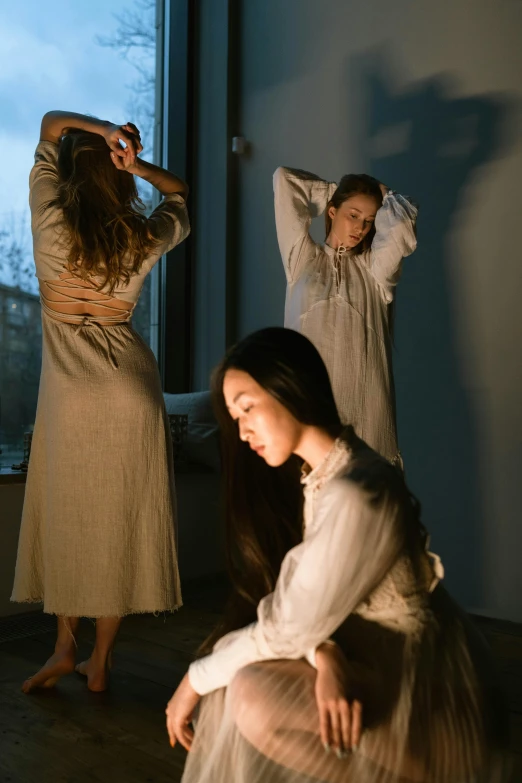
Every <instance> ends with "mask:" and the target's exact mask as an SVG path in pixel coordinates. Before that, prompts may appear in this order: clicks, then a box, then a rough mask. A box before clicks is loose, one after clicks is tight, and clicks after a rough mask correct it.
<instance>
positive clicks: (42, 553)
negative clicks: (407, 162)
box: [12, 112, 189, 692]
mask: <svg viewBox="0 0 522 783" xmlns="http://www.w3.org/2000/svg"><path fill="white" fill-rule="evenodd" d="M141 149H142V146H141V143H140V134H139V131H138V129H137V128H136V126H135V125H133V124H132V123H129V124H127V125H124V126H118V125H113V124H112V123H109V122H102V121H101V120H96V119H93V118H91V117H86V116H83V115H80V114H71V113H67V112H49V113H48V114H46V115H45V116H44V118H43V120H42V126H41V135H40V142H39V144H38V146H37V148H36V154H35V164H34V167H33V169H32V171H31V176H30V206H31V215H32V233H33V246H34V258H35V264H36V276H37V277H38V281H39V286H40V299H41V304H42V322H43V357H42V375H41V380H40V391H39V396H38V409H37V414H36V422H35V428H34V435H33V441H32V451H31V460H30V466H29V472H28V476H27V486H26V492H25V502H24V509H23V518H22V526H21V531H20V540H19V546H18V558H17V563H16V573H15V581H14V588H13V595H12V600H13V601H38V602H39V601H43V604H44V611H45V612H49V613H51V614H55V615H57V618H58V636H57V641H56V646H55V651H54V653H53V655H52V656H51V658H49V660H48V661H47V663H46V664H45V665H44V666H43V667H42V668H41V669H40V670H39V671H38V672H37V673H36V674H35V675H34V676H33V677H31V678H29V679H28V680H27V681H26V682H25V683H24V686H23V690H24V691H25V692H29V691H31V690H32V689H33V688H38V687H51V686H53V685H54V684H55V683H56V681H57V680H58V679H59V678H60V677H61V676H63V675H64V674H67V673H69V672H72V671H73V670H74V668H75V664H76V660H75V656H76V642H75V634H76V629H77V626H78V621H79V618H80V617H82V616H87V617H93V618H96V643H95V647H94V650H93V652H92V655H91V657H90V658H89V660H88V661H85V662H83V663H80V664H79V665H78V666H77V667H76V669H77V671H78V672H79V673H80V674H83V675H85V676H86V677H87V684H88V687H89V689H90V690H93V691H102V690H104V689H105V688H106V687H107V684H108V673H109V669H110V665H111V653H112V648H113V645H114V641H115V638H116V634H117V632H118V628H119V626H120V622H121V618H122V617H123V616H124V615H126V614H131V613H135V612H161V611H171V610H174V609H176V608H177V607H178V606H180V603H181V593H180V585H179V576H178V568H177V554H176V533H175V491H174V477H173V467H172V452H171V443H170V434H169V429H168V420H167V417H166V412H165V406H164V403H163V396H162V391H161V384H160V377H159V372H158V367H157V364H156V360H155V358H154V355H153V353H152V351H151V350H150V348H149V347H148V346H147V345H146V344H145V342H144V341H143V340H142V338H141V337H140V335H139V334H138V333H137V332H135V331H134V329H133V328H132V322H131V319H132V313H133V310H134V308H135V306H136V303H137V301H138V298H139V296H140V292H141V289H142V286H143V283H144V281H145V278H146V276H147V275H148V274H149V272H150V271H151V269H152V268H153V266H154V265H155V264H156V262H157V261H158V260H159V258H160V257H161V256H162V255H163V254H164V253H166V252H167V251H168V250H170V249H171V248H172V247H174V246H175V245H176V244H178V243H179V242H181V241H182V240H183V239H185V237H186V236H187V235H188V233H189V222H188V217H187V211H186V207H185V198H186V195H187V186H186V185H185V183H184V182H182V181H181V180H180V179H179V178H178V177H176V176H175V175H174V174H171V173H170V172H168V171H165V170H164V169H161V168H159V167H157V166H153V165H151V164H149V163H146V162H145V161H142V160H140V158H139V157H137V153H139V152H140V151H141ZM134 174H135V175H136V176H138V177H141V178H143V179H144V180H146V181H148V182H150V183H151V184H152V185H153V186H154V187H155V188H157V190H159V192H160V193H161V194H162V196H163V199H162V201H161V203H160V204H159V206H158V207H157V208H156V209H155V210H154V211H153V212H152V214H151V215H150V217H146V216H145V215H144V213H143V210H142V209H141V208H140V200H139V198H138V192H137V189H136V183H135V181H134V177H133V175H134Z"/></svg>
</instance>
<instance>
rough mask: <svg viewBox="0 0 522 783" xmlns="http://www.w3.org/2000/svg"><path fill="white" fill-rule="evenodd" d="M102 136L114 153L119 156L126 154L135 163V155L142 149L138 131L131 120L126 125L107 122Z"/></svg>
mask: <svg viewBox="0 0 522 783" xmlns="http://www.w3.org/2000/svg"><path fill="white" fill-rule="evenodd" d="M103 138H104V139H105V141H106V142H107V145H108V146H109V147H110V149H111V151H112V152H113V153H114V154H115V155H118V156H119V157H121V158H123V157H124V156H126V155H127V156H128V157H130V159H131V162H132V163H135V161H136V156H137V155H138V154H139V153H140V152H141V151H142V149H143V145H142V143H141V139H140V132H139V130H138V129H137V127H136V126H135V125H134V123H132V122H129V123H127V124H126V125H113V124H112V123H109V124H108V125H107V127H106V129H105V130H104V132H103ZM123 145H125V146H123ZM113 160H114V157H113ZM118 168H119V167H118Z"/></svg>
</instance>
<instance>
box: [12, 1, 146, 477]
mask: <svg viewBox="0 0 522 783" xmlns="http://www.w3.org/2000/svg"><path fill="white" fill-rule="evenodd" d="M155 74H156V0H131V2H130V3H129V2H124V0H90V2H89V3H71V2H69V0H53V1H52V2H51V3H47V4H41V3H39V2H36V0H35V1H34V2H33V1H32V0H31V1H30V2H24V3H18V4H12V5H11V6H10V10H9V14H8V15H7V16H6V15H4V19H3V22H2V27H1V29H0V105H1V106H2V121H1V123H0V145H1V148H2V161H3V162H2V171H1V172H0V467H1V468H8V467H11V465H12V464H16V463H19V462H20V461H21V459H22V455H23V441H24V433H27V432H31V430H32V427H33V425H34V420H35V413H36V402H37V397H38V383H39V377H40V366H41V317H40V304H39V298H38V284H37V280H36V278H35V276H34V263H33V259H32V251H31V232H30V215H29V207H28V178H29V172H30V169H31V166H32V162H33V155H34V149H35V147H36V144H37V142H38V137H39V130H40V121H41V118H42V116H43V114H45V112H46V111H49V110H51V109H62V110H67V111H75V112H79V113H82V114H92V115H94V116H97V117H100V118H102V119H107V120H111V121H113V122H117V123H123V122H126V121H133V122H135V123H136V125H137V126H138V127H139V128H140V131H141V134H142V141H143V144H144V152H143V157H145V158H146V159H147V160H152V157H153V140H154V136H155ZM139 188H140V195H141V197H142V200H143V202H144V208H145V210H146V211H150V209H151V208H152V199H153V193H152V189H151V188H150V187H149V186H147V185H146V183H143V181H141V180H140V181H139ZM159 277H160V276H159V273H157V274H156V277H155V278H154V277H153V276H152V275H149V277H148V279H147V281H146V284H145V287H144V289H143V293H142V296H141V299H140V301H139V303H138V305H137V307H136V310H135V313H134V317H133V325H134V328H135V329H137V330H138V331H139V332H140V334H141V335H142V336H143V338H144V339H145V340H146V341H147V342H148V343H149V344H150V345H151V347H153V349H156V348H157V344H158V337H157V329H158V315H157V312H158V285H159Z"/></svg>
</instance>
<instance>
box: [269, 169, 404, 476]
mask: <svg viewBox="0 0 522 783" xmlns="http://www.w3.org/2000/svg"><path fill="white" fill-rule="evenodd" d="M336 188H337V185H336V183H335V182H325V181H323V180H321V179H319V178H318V177H316V176H315V175H314V174H310V173H308V172H305V171H298V170H296V169H288V168H278V169H277V170H276V172H275V174H274V205H275V218H276V228H277V238H278V241H279V248H280V251H281V257H282V259H283V265H284V269H285V274H286V279H287V291H286V306H285V326H286V327H288V328H290V329H295V330H296V331H298V332H301V333H302V334H304V335H306V336H307V337H308V338H309V339H310V340H311V341H312V342H313V343H314V345H315V346H316V348H317V349H318V351H319V353H320V354H321V356H322V358H323V361H324V363H325V364H326V367H327V369H328V373H329V375H330V380H331V383H332V388H333V392H334V396H335V401H336V403H337V407H338V409H339V413H340V415H341V419H342V421H343V422H344V423H345V424H352V425H353V427H354V429H355V431H356V433H357V435H358V436H359V437H360V438H362V439H363V440H364V441H365V442H366V443H368V444H369V445H370V446H371V447H372V448H373V449H375V450H376V451H377V452H378V453H379V454H382V455H383V456H384V457H386V458H387V459H388V460H391V461H393V460H395V459H396V458H397V452H398V445H397V433H396V423H395V405H394V392H393V377H392V365H391V340H390V332H389V322H388V305H389V304H390V303H391V302H392V301H393V296H394V289H395V286H396V284H397V282H398V280H399V277H400V272H401V263H402V259H403V257H404V256H408V255H409V254H410V253H413V251H414V250H415V248H416V246H417V240H416V236H415V221H416V218H417V209H416V207H414V206H413V205H412V204H411V203H410V202H409V201H408V200H407V199H406V198H405V197H404V196H400V195H399V194H397V193H394V192H393V191H388V193H387V194H386V195H385V196H384V199H383V203H382V207H381V208H380V209H379V210H378V212H377V215H376V219H375V231H376V233H375V236H374V239H373V242H372V245H371V248H370V249H369V250H367V251H365V252H363V253H360V254H355V253H353V252H352V251H346V252H338V251H336V250H334V249H333V248H331V247H329V246H328V245H326V244H325V245H320V244H317V243H316V242H315V241H314V240H313V239H312V237H311V236H310V233H309V230H310V224H311V222H312V218H314V217H317V216H319V215H321V214H322V213H323V212H324V211H325V209H326V206H327V204H328V202H329V200H330V199H331V198H332V195H333V193H334V192H335V190H336Z"/></svg>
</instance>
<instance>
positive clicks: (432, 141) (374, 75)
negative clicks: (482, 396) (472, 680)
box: [348, 52, 509, 608]
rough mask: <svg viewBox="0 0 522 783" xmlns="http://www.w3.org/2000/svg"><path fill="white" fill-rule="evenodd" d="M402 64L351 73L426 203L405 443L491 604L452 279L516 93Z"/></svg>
mask: <svg viewBox="0 0 522 783" xmlns="http://www.w3.org/2000/svg"><path fill="white" fill-rule="evenodd" d="M391 66H393V60H392V59H391V58H389V57H387V56H383V55H382V52H381V53H380V54H377V55H375V56H373V55H371V56H370V55H369V54H365V55H364V56H363V57H362V58H359V59H357V58H356V59H355V61H354V60H353V59H350V61H349V63H348V67H349V71H348V73H349V83H350V85H351V86H352V87H353V88H354V89H355V90H356V91H357V93H356V94H359V96H360V99H361V101H362V106H363V107H364V115H365V117H364V119H363V121H362V123H361V126H362V129H363V133H364V137H361V139H360V144H361V146H360V149H361V151H362V152H363V159H364V160H365V161H366V167H367V170H368V171H369V172H370V173H371V174H372V175H373V176H375V177H377V178H378V179H380V180H381V181H382V182H385V183H386V184H387V185H388V186H389V187H392V188H394V189H397V190H399V191H400V192H403V193H406V194H410V195H411V196H412V197H413V198H414V199H415V200H416V201H418V202H419V204H420V214H419V223H418V240H419V246H418V250H417V251H416V253H415V255H414V256H413V257H412V258H411V259H407V260H406V262H405V267H404V273H403V277H402V280H401V283H400V286H399V290H398V298H397V318H396V331H395V342H396V348H397V350H396V352H395V358H394V362H395V365H394V366H395V382H396V391H397V407H398V426H399V438H400V445H401V449H402V452H403V454H404V458H405V465H406V473H407V476H408V480H409V483H410V484H411V486H412V488H413V489H414V491H415V492H416V493H418V495H419V497H420V499H421V501H422V503H423V506H424V518H425V522H426V525H427V526H428V528H430V529H431V532H432V535H433V539H434V545H433V546H434V549H435V550H436V551H438V552H439V553H440V554H441V556H442V558H443V561H444V563H445V567H446V574H447V583H448V586H449V588H450V589H451V590H452V592H453V593H454V594H455V597H457V598H458V599H459V600H460V601H461V602H463V603H464V604H465V605H466V606H468V607H470V608H473V607H481V606H483V605H484V600H483V598H484V596H483V534H482V531H483V526H484V524H485V523H486V521H487V520H484V518H483V511H482V502H481V475H480V472H479V467H480V464H483V462H482V461H479V459H478V449H479V447H483V443H482V444H481V446H479V438H478V431H479V428H480V422H479V421H478V418H477V411H476V410H475V407H474V406H475V401H474V399H473V395H472V394H471V393H470V385H469V383H467V379H466V378H465V377H463V376H464V368H463V367H462V366H460V365H459V355H458V350H457V345H458V337H459V335H458V334H457V329H458V328H459V321H458V308H459V301H458V291H457V290H454V287H453V283H452V281H453V280H454V279H455V275H454V274H452V267H455V266H456V265H457V264H458V258H455V257H454V253H453V252H452V250H451V244H450V242H449V235H450V234H451V231H452V228H453V227H454V225H455V221H456V219H457V216H458V214H459V211H460V209H461V208H462V207H463V205H464V204H465V200H466V196H467V193H466V188H467V186H468V185H469V183H470V182H471V180H472V179H473V177H474V175H475V172H476V169H477V167H479V166H481V165H483V164H485V163H488V162H490V161H491V160H492V159H493V158H495V157H497V156H498V155H499V153H500V152H501V151H502V148H503V146H504V145H505V142H504V141H503V132H502V131H503V127H504V119H505V116H506V114H507V109H508V106H509V98H506V97H499V96H498V95H492V96H490V95H483V96H479V97H477V96H474V97H470V98H453V97H451V95H452V91H451V88H452V87H453V80H452V77H450V76H447V75H441V76H438V77H434V78H431V79H429V80H426V81H421V82H418V83H416V84H415V83H414V84H413V85H410V86H409V87H408V91H407V92H401V93H400V94H397V93H394V91H393V89H392V87H391V85H390V81H389V74H390V73H391V72H393V68H392V67H391ZM354 80H355V81H354ZM453 94H454V91H453ZM485 317H487V315H486V314H485ZM463 564H466V565H465V567H463Z"/></svg>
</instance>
